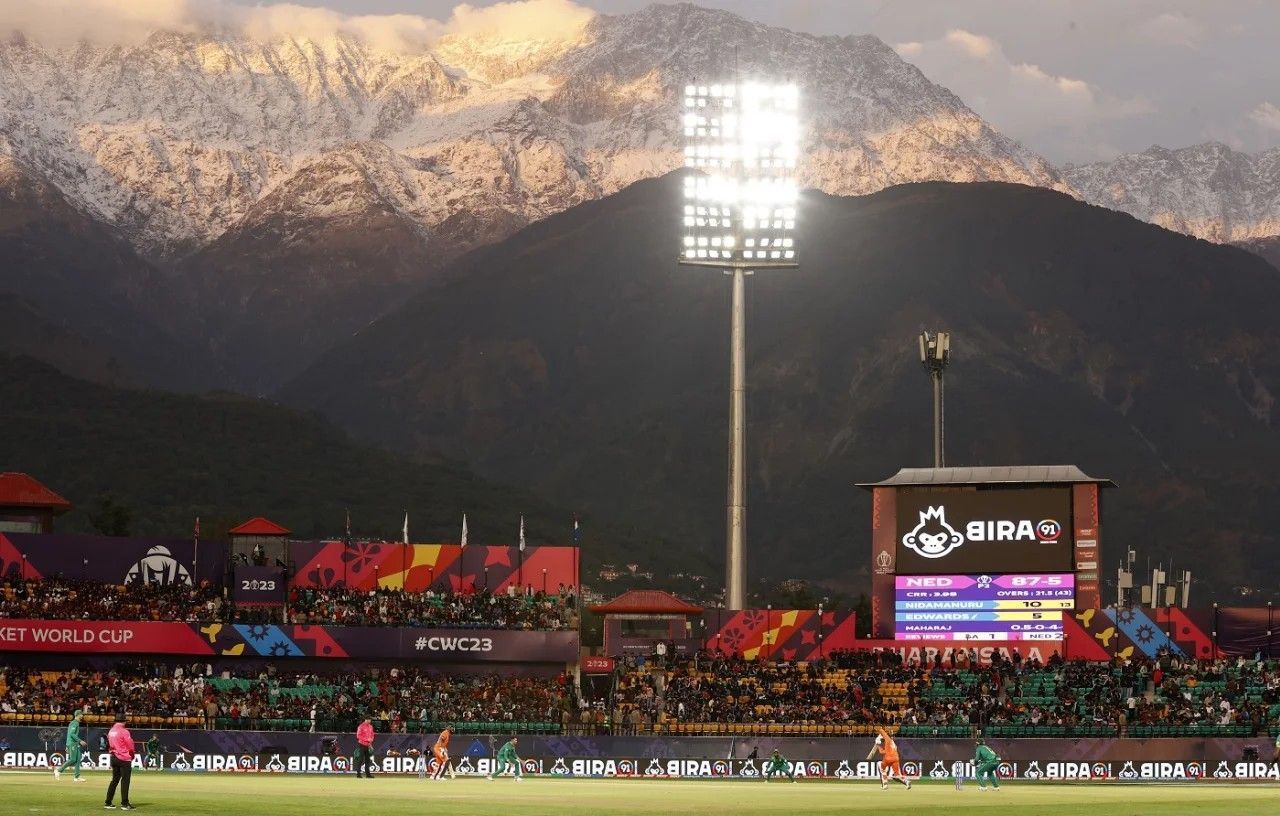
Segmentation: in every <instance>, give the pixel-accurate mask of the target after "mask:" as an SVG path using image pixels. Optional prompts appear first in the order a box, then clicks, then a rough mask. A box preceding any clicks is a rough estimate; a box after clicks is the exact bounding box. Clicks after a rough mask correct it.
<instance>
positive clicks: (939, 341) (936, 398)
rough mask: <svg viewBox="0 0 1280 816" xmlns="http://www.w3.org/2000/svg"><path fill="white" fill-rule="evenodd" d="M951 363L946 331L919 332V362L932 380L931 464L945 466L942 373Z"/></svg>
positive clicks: (949, 341) (949, 340)
mask: <svg viewBox="0 0 1280 816" xmlns="http://www.w3.org/2000/svg"><path fill="white" fill-rule="evenodd" d="M950 363H951V335H950V334H948V333H947V332H938V333H937V334H932V335H931V334H929V332H927V331H925V332H920V364H921V365H923V366H924V369H925V371H927V372H929V379H930V380H932V381H933V466H934V467H935V468H940V467H946V464H947V457H946V451H945V450H944V447H943V443H944V441H945V440H944V433H945V432H944V428H945V426H944V424H943V422H944V417H943V415H942V412H943V405H942V401H943V394H944V391H943V388H944V385H943V380H942V377H943V374H944V373H945V372H946V370H947V366H948V365H949V364H950Z"/></svg>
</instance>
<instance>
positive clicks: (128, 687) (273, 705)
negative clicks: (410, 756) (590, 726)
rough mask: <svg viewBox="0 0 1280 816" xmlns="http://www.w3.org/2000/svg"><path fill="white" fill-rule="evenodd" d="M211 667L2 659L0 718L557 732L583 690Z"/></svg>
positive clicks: (518, 681) (392, 672)
mask: <svg viewBox="0 0 1280 816" xmlns="http://www.w3.org/2000/svg"><path fill="white" fill-rule="evenodd" d="M206 670H207V667H206V666H205V665H204V664H196V665H195V666H191V667H188V668H185V669H184V668H182V667H178V668H166V667H156V666H150V665H145V664H133V665H130V664H120V665H118V666H116V667H115V668H113V669H112V670H109V671H91V670H70V671H31V670H29V669H25V668H14V667H9V668H0V723H4V724H9V725H20V724H34V725H44V724H51V723H65V721H66V720H67V719H68V718H69V717H70V714H71V712H72V711H73V710H75V709H77V708H80V709H83V710H84V711H85V712H86V717H85V719H86V722H87V723H89V724H90V725H110V724H111V722H112V720H111V717H112V715H113V713H114V712H115V711H117V710H120V709H121V708H122V707H123V709H124V710H126V711H128V712H129V720H130V722H131V723H134V724H136V725H140V726H150V727H162V726H163V727H205V728H220V729H236V730H240V729H244V730H263V731H289V730H293V731H350V730H352V729H354V728H355V726H356V723H358V722H359V721H360V720H361V719H363V717H365V716H368V717H370V718H372V719H373V721H374V725H375V728H377V729H378V730H379V731H383V732H407V733H419V732H421V733H433V732H435V731H439V730H440V728H441V727H442V726H443V724H445V723H450V724H453V725H454V727H455V730H457V731H458V732H460V733H468V732H473V733H482V732H488V731H492V730H495V729H500V730H502V731H503V732H519V733H556V732H558V731H559V730H560V726H561V721H562V720H563V719H564V711H565V710H567V708H568V707H569V701H570V700H572V699H573V698H574V697H575V695H574V694H573V686H572V683H571V681H570V680H569V679H568V678H566V677H564V676H561V677H559V678H534V677H507V676H497V675H472V676H442V675H432V674H428V673H426V672H420V671H416V670H405V669H398V668H393V669H382V670H377V669H370V670H368V671H365V672H361V673H358V674H353V673H348V674H340V675H319V674H314V673H296V672H275V671H266V672H261V673H257V674H254V675H253V676H238V675H236V674H232V673H230V672H227V673H223V674H219V675H206V674H205V673H204V672H205V671H206Z"/></svg>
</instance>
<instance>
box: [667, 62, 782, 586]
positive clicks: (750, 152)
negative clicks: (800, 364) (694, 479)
mask: <svg viewBox="0 0 1280 816" xmlns="http://www.w3.org/2000/svg"><path fill="white" fill-rule="evenodd" d="M799 101H800V94H799V90H798V89H797V88H796V86H795V85H790V84H781V85H779V84H763V83H756V82H745V83H735V84H722V85H688V86H686V87H685V89H684V109H683V125H684V137H685V148H684V165H685V167H686V168H690V170H691V171H693V172H690V173H689V175H687V176H686V177H685V179H684V201H683V213H684V237H683V245H682V246H681V249H680V263H681V264H684V265H688V266H701V267H711V268H713V269H719V270H722V271H723V272H724V273H725V274H726V275H729V276H731V277H732V279H733V294H732V298H731V301H730V303H731V306H730V335H729V349H730V352H729V487H728V500H727V502H726V514H725V516H726V518H725V522H726V543H725V604H726V605H727V606H728V607H729V608H730V609H742V608H744V607H745V605H746V560H745V556H744V546H743V540H744V536H745V531H746V520H747V481H746V467H745V462H744V460H745V455H746V422H747V399H746V392H747V384H746V364H747V350H746V349H747V340H746V276H747V275H750V274H752V273H753V272H754V271H756V270H758V269H786V268H792V267H795V266H797V265H798V261H797V259H796V248H795V228H796V203H797V190H796V181H795V171H796V160H797V158H798V156H799V150H800V145H799V122H798V113H797V112H798V108H799Z"/></svg>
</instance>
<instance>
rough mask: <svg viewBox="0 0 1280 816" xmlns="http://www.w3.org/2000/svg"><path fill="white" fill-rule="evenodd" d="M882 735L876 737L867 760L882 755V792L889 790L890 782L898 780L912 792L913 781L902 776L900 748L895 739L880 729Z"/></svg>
mask: <svg viewBox="0 0 1280 816" xmlns="http://www.w3.org/2000/svg"><path fill="white" fill-rule="evenodd" d="M879 731H880V733H879V734H877V735H876V744H875V745H873V746H872V747H871V753H869V754H867V760H868V761H870V759H871V758H872V757H873V756H875V755H876V752H877V751H878V752H879V753H880V790H888V789H889V780H890V779H897V780H898V781H899V782H901V783H902V784H904V785H906V786H907V790H911V780H910V779H907V778H906V777H905V776H904V775H903V774H902V760H901V758H900V757H899V756H898V746H897V744H896V743H895V742H894V741H893V737H891V736H889V732H888V731H886V730H884V729H883V728H881V729H879Z"/></svg>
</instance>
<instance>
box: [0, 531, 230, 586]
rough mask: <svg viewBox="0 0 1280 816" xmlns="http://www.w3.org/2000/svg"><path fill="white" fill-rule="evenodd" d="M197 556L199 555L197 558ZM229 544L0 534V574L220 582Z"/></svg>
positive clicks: (36, 577) (116, 581)
mask: <svg viewBox="0 0 1280 816" xmlns="http://www.w3.org/2000/svg"><path fill="white" fill-rule="evenodd" d="M197 555H198V558H197ZM226 568H227V543H226V542H225V541H201V542H200V546H199V550H198V552H197V548H196V544H195V542H194V541H192V540H191V539H181V538H117V537H114V536H93V535H65V534H62V533H54V534H50V535H43V534H40V533H0V578H8V579H11V580H12V579H15V578H17V579H25V580H40V579H42V578H70V579H75V580H88V581H101V582H103V583H108V584H132V583H144V584H161V585H167V584H191V583H193V580H194V583H199V582H201V581H208V582H209V583H210V584H213V585H216V586H221V585H222V580H223V575H224V573H225V572H226Z"/></svg>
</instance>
